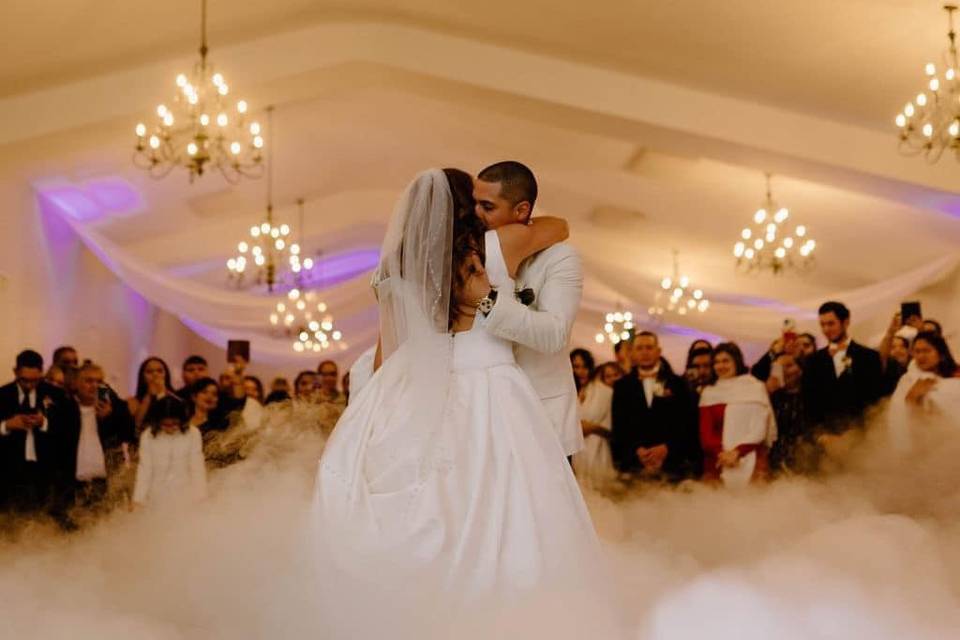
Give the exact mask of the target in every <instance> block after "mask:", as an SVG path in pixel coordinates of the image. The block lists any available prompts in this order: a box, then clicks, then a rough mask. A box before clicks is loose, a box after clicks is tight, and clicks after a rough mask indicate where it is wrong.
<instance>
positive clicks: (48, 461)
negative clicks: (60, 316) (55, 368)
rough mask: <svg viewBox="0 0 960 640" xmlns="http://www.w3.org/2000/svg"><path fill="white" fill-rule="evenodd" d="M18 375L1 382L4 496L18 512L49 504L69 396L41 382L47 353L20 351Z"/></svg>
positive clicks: (0, 485)
mask: <svg viewBox="0 0 960 640" xmlns="http://www.w3.org/2000/svg"><path fill="white" fill-rule="evenodd" d="M13 373H14V376H15V378H16V379H15V380H14V381H13V382H10V383H9V384H7V385H5V386H3V387H0V500H2V502H3V506H4V507H5V508H8V509H11V510H13V511H14V512H17V513H34V512H36V511H38V510H40V509H41V508H43V507H45V506H47V505H48V504H49V499H50V495H51V488H52V486H53V479H54V473H55V471H56V463H57V447H56V441H55V439H54V438H55V436H54V434H55V433H56V428H55V427H56V425H57V424H58V421H59V418H60V415H61V413H60V412H61V411H62V409H63V408H64V406H65V404H66V403H67V398H66V396H65V395H64V394H63V392H62V391H61V390H60V389H57V388H56V387H54V386H52V385H49V384H47V383H45V382H43V356H41V355H40V354H39V353H37V352H36V351H33V350H29V349H28V350H26V351H22V352H21V353H20V354H18V355H17V358H16V364H15V366H14V369H13Z"/></svg>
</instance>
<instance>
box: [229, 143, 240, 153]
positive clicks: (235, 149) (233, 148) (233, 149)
mask: <svg viewBox="0 0 960 640" xmlns="http://www.w3.org/2000/svg"><path fill="white" fill-rule="evenodd" d="M240 151H241V148H240V143H239V142H231V143H230V153H232V154H233V155H239V154H240Z"/></svg>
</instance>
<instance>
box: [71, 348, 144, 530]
mask: <svg viewBox="0 0 960 640" xmlns="http://www.w3.org/2000/svg"><path fill="white" fill-rule="evenodd" d="M75 399H76V404H75V405H73V406H72V408H73V411H72V415H71V419H70V420H69V421H67V422H66V429H65V430H64V433H63V434H62V436H61V437H62V440H63V447H64V452H65V454H66V455H65V479H66V486H65V487H64V500H65V505H64V509H65V510H66V509H69V508H70V507H71V506H77V507H80V508H81V509H88V510H91V511H94V512H96V511H101V510H103V509H104V508H105V507H106V506H108V505H106V504H105V502H106V500H107V497H108V482H109V481H110V479H111V478H114V477H115V476H116V475H117V474H118V473H119V472H120V471H121V470H122V469H123V468H125V467H129V464H130V447H132V446H133V445H134V444H136V430H135V427H134V424H133V416H131V415H130V411H129V410H128V408H127V404H126V403H125V402H123V400H121V399H120V397H119V396H118V395H117V394H116V393H115V392H114V391H113V390H112V389H110V387H108V386H107V385H106V382H105V376H104V372H103V368H102V367H100V365H97V364H94V363H93V362H85V363H84V364H83V365H81V367H80V368H79V370H78V371H77V391H76V394H75Z"/></svg>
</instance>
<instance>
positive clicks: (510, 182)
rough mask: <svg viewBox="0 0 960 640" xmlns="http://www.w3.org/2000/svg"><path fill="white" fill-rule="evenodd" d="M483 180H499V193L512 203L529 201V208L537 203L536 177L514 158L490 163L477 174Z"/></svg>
mask: <svg viewBox="0 0 960 640" xmlns="http://www.w3.org/2000/svg"><path fill="white" fill-rule="evenodd" d="M477 177H478V178H480V179H481V180H483V181H484V182H499V183H500V195H501V196H502V197H504V198H506V199H507V200H509V201H510V202H512V203H513V204H515V205H516V204H519V203H521V202H524V201H526V202H529V203H530V210H531V211H533V205H535V204H536V203H537V178H536V177H535V176H534V175H533V171H531V170H530V168H529V167H528V166H527V165H525V164H523V163H521V162H517V161H516V160H506V161H504V162H498V163H496V164H492V165H490V166H489V167H487V168H486V169H484V170H483V171H481V172H480V173H479V175H477Z"/></svg>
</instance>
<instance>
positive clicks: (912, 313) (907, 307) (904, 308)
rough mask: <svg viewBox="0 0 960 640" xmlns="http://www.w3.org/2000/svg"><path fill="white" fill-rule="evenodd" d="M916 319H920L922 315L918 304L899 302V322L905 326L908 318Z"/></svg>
mask: <svg viewBox="0 0 960 640" xmlns="http://www.w3.org/2000/svg"><path fill="white" fill-rule="evenodd" d="M913 317H917V318H922V317H923V313H922V312H921V311H920V303H919V302H901V303H900V322H902V323H903V324H907V320H909V319H910V318H913Z"/></svg>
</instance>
